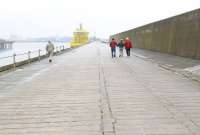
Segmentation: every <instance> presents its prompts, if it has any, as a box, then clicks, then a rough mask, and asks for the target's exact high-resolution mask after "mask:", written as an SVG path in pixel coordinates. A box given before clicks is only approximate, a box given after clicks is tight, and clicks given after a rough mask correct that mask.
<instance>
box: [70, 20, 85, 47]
mask: <svg viewBox="0 0 200 135" xmlns="http://www.w3.org/2000/svg"><path fill="white" fill-rule="evenodd" d="M88 36H89V32H88V31H87V30H85V29H83V27H82V24H80V27H79V28H77V29H76V30H75V31H74V33H73V40H72V42H71V47H72V48H74V47H77V46H80V45H83V44H86V43H88V41H89V37H88Z"/></svg>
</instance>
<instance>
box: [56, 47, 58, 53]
mask: <svg viewBox="0 0 200 135" xmlns="http://www.w3.org/2000/svg"><path fill="white" fill-rule="evenodd" d="M57 53H58V46H56V54H57Z"/></svg>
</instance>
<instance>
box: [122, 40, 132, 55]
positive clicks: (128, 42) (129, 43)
mask: <svg viewBox="0 0 200 135" xmlns="http://www.w3.org/2000/svg"><path fill="white" fill-rule="evenodd" d="M124 46H125V49H126V54H127V56H130V55H131V54H130V51H131V48H132V47H133V45H132V43H131V40H130V39H129V38H128V37H127V38H126V39H125V42H124Z"/></svg>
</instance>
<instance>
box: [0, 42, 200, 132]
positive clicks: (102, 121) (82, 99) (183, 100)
mask: <svg viewBox="0 0 200 135" xmlns="http://www.w3.org/2000/svg"><path fill="white" fill-rule="evenodd" d="M0 134H1V135H64V134H66V135H160V134H165V135H175V134H176V135H191V134H196V135H198V134H200V85H199V83H198V82H195V81H191V80H189V79H187V78H185V77H183V76H182V75H179V74H175V73H173V72H171V71H168V70H166V69H163V68H161V67H160V66H158V65H157V64H155V63H152V62H150V61H145V60H143V59H141V58H139V57H135V56H131V57H129V58H127V57H123V58H115V59H112V58H111V57H110V49H109V48H108V46H107V45H106V44H101V43H99V42H93V43H91V44H89V45H86V46H83V47H80V48H77V49H75V50H72V51H70V52H68V53H65V54H63V55H60V56H56V57H54V60H53V63H48V61H47V60H42V61H41V62H37V63H34V64H32V65H28V66H25V67H23V68H21V69H18V70H16V71H14V72H11V73H8V74H5V75H1V76H0Z"/></svg>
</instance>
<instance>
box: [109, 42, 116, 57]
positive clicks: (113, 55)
mask: <svg viewBox="0 0 200 135" xmlns="http://www.w3.org/2000/svg"><path fill="white" fill-rule="evenodd" d="M116 46H117V42H116V41H115V39H114V38H112V41H111V42H110V48H111V55H112V58H113V57H116Z"/></svg>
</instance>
